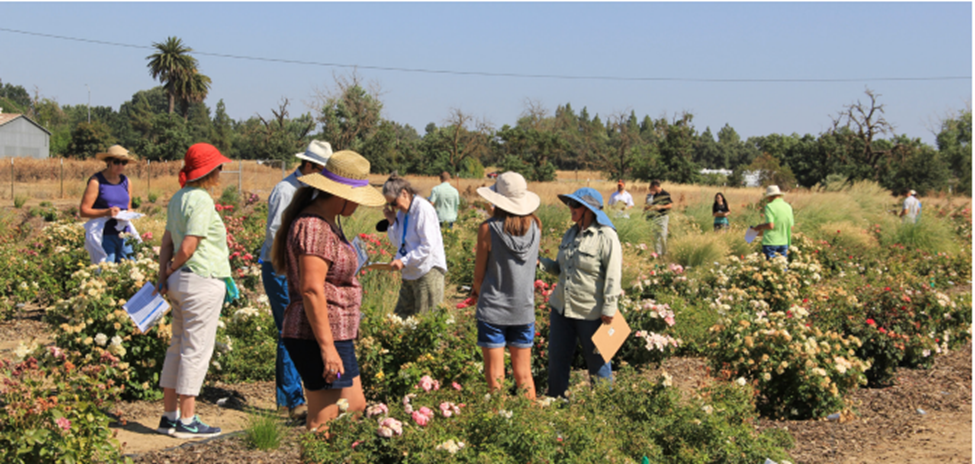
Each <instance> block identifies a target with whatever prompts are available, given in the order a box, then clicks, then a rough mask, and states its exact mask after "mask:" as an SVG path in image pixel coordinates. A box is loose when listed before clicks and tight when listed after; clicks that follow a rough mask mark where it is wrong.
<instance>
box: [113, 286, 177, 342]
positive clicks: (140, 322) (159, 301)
mask: <svg viewBox="0 0 975 464" xmlns="http://www.w3.org/2000/svg"><path fill="white" fill-rule="evenodd" d="M154 287H155V285H154V284H153V283H152V282H146V284H145V285H144V286H143V287H142V288H141V289H140V290H139V291H138V292H137V293H136V294H135V295H132V298H130V299H129V301H127V302H126V303H125V304H124V305H122V307H123V308H125V312H126V313H128V314H129V318H131V319H132V322H134V323H135V325H136V326H137V327H138V328H139V331H140V332H142V333H146V332H147V331H148V330H149V329H151V328H152V326H154V325H156V322H159V320H160V319H162V317H163V315H165V314H166V311H168V310H169V303H166V300H164V299H163V297H162V295H161V294H158V293H157V294H155V295H153V294H152V291H153V289H154Z"/></svg>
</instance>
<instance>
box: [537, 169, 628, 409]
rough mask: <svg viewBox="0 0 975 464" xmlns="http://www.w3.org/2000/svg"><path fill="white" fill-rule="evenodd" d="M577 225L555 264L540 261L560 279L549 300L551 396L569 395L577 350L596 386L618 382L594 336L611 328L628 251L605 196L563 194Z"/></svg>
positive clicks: (589, 191)
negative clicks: (601, 329) (602, 327)
mask: <svg viewBox="0 0 975 464" xmlns="http://www.w3.org/2000/svg"><path fill="white" fill-rule="evenodd" d="M559 199H560V200H562V202H563V203H565V204H566V205H567V206H568V207H569V210H570V211H571V214H572V222H573V223H574V224H573V225H572V226H571V227H569V230H567V231H566V232H565V235H563V236H562V243H561V244H560V245H559V253H558V256H557V257H556V259H555V260H551V259H548V258H544V257H540V258H539V265H540V266H542V268H543V269H544V270H545V271H546V272H548V273H549V274H554V275H557V276H558V277H559V281H558V284H557V285H556V286H555V291H553V292H552V295H551V296H550V297H549V305H550V306H551V308H552V310H551V311H550V312H549V320H550V327H549V345H548V394H549V396H553V397H558V396H564V395H565V390H566V389H567V388H568V387H569V371H570V370H571V367H572V359H573V358H574V357H575V351H576V346H577V345H579V344H580V343H581V344H582V354H583V357H584V358H585V359H586V366H587V367H588V369H589V378H590V379H591V380H593V381H597V380H599V381H608V382H612V380H613V366H612V364H611V363H610V362H605V361H603V357H602V355H600V354H599V353H597V352H596V346H595V344H594V343H593V341H592V336H593V334H595V333H596V330H597V329H599V326H600V324H610V323H612V322H613V317H614V316H616V310H617V308H618V306H619V300H620V297H621V296H622V295H623V290H622V287H621V282H620V280H621V278H622V274H623V269H622V267H623V249H622V247H620V241H619V237H618V236H617V235H616V228H615V227H614V226H613V223H612V221H610V220H609V217H608V216H606V213H604V212H603V197H602V195H600V194H599V192H597V191H596V190H595V189H592V188H589V187H583V188H581V189H579V190H576V191H575V193H572V194H571V195H559Z"/></svg>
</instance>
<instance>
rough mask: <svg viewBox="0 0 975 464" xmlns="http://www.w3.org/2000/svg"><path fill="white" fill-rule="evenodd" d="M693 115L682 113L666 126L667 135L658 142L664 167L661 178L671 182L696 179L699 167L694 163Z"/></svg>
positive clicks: (689, 182)
mask: <svg viewBox="0 0 975 464" xmlns="http://www.w3.org/2000/svg"><path fill="white" fill-rule="evenodd" d="M693 119H694V115H692V114H690V113H683V114H682V115H681V116H680V118H679V119H677V118H675V119H674V121H673V122H672V123H670V124H669V125H668V126H667V135H666V136H665V137H664V139H663V140H662V141H661V143H660V157H661V159H662V161H663V165H664V167H665V168H666V173H665V174H664V176H663V178H664V179H666V180H669V181H672V182H679V183H683V184H692V183H694V182H696V181H697V179H698V175H699V174H698V171H699V168H698V166H697V164H696V163H694V161H693V158H694V141H695V138H696V137H695V130H694V126H693V125H692V124H691V121H692V120H693Z"/></svg>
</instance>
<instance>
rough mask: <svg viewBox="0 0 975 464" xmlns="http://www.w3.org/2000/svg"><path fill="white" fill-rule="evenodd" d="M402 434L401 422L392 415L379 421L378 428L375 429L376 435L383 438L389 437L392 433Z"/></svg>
mask: <svg viewBox="0 0 975 464" xmlns="http://www.w3.org/2000/svg"><path fill="white" fill-rule="evenodd" d="M402 434H403V423H402V422H400V421H398V420H396V419H393V418H392V417H387V418H385V419H383V420H382V422H380V423H379V430H377V431H376V435H379V436H380V437H383V438H390V437H392V436H393V435H402Z"/></svg>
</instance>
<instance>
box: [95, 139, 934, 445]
mask: <svg viewBox="0 0 975 464" xmlns="http://www.w3.org/2000/svg"><path fill="white" fill-rule="evenodd" d="M294 156H295V157H296V158H297V159H298V160H299V161H300V164H299V166H298V168H297V169H296V170H295V171H294V172H293V173H291V174H290V175H289V176H287V177H286V178H285V179H283V180H282V181H281V182H280V183H278V184H277V185H276V186H275V187H274V189H273V190H272V192H271V194H270V196H269V197H268V219H267V228H266V240H265V242H264V245H263V247H262V249H261V253H260V258H261V262H262V278H263V283H264V288H265V291H266V293H267V296H268V300H269V302H270V305H271V309H272V314H273V316H274V322H275V324H276V326H277V329H278V331H279V334H280V337H279V344H278V347H277V355H276V363H275V373H276V375H275V379H276V382H275V384H276V400H277V404H278V405H279V407H283V408H287V409H288V412H289V414H290V416H291V417H292V418H293V419H295V420H305V422H306V426H307V427H308V428H309V429H318V428H320V427H321V426H323V425H324V424H326V423H327V422H328V421H329V420H331V419H333V418H335V417H336V416H338V414H339V412H340V411H339V404H340V402H342V401H340V400H344V402H342V403H344V407H347V408H348V410H350V411H362V410H364V409H365V397H364V395H363V392H362V384H361V380H360V377H359V366H358V361H357V358H356V353H355V343H354V341H355V339H356V338H357V336H358V334H359V324H360V320H361V305H362V286H361V285H360V283H359V281H358V279H357V272H356V271H357V269H358V268H359V265H360V263H359V262H358V254H357V252H356V250H355V249H354V247H353V245H352V243H351V242H350V241H349V239H348V238H347V237H346V235H345V232H344V230H343V228H342V218H343V217H349V216H351V215H352V214H354V213H355V211H356V209H357V208H358V207H359V206H360V205H362V206H367V207H382V208H383V210H382V212H383V215H384V217H385V220H384V221H382V222H381V223H380V224H378V225H377V230H380V231H385V232H386V234H387V236H388V239H389V240H390V242H391V243H392V244H393V245H394V246H395V247H396V248H397V252H396V254H395V257H394V258H393V260H392V261H391V262H390V263H389V268H390V269H392V270H395V271H398V272H400V273H401V275H402V285H401V290H400V295H399V300H398V301H397V303H396V307H395V309H394V312H395V313H396V314H397V315H400V316H402V317H407V316H410V315H413V314H417V313H420V312H424V311H429V310H432V309H435V308H436V307H437V306H438V305H439V304H440V303H441V302H442V301H443V297H444V278H445V275H446V272H447V263H446V255H445V252H444V246H443V236H442V229H449V228H452V227H453V223H454V222H456V220H457V208H458V206H459V202H460V196H459V193H458V192H457V190H456V189H455V188H454V187H453V186H451V185H450V182H449V180H450V176H449V174H447V173H444V174H443V175H442V176H441V181H442V183H441V184H440V185H438V186H436V187H434V189H433V192H432V195H431V197H430V198H429V199H427V198H424V197H423V196H421V195H420V194H419V192H418V191H417V190H416V189H415V188H413V186H412V185H411V184H410V182H409V181H408V180H407V179H405V178H402V177H400V176H399V175H397V174H396V173H393V175H391V176H390V177H389V178H388V179H387V180H386V182H385V183H384V184H383V186H382V188H381V189H377V188H375V187H372V186H371V185H370V184H369V180H368V174H369V171H370V164H369V162H368V161H367V160H366V159H365V158H364V157H362V156H361V155H359V154H358V153H355V152H353V151H349V150H343V151H338V152H335V153H333V152H332V148H331V146H330V145H329V144H328V143H327V142H322V141H313V142H311V144H310V145H309V146H308V148H307V150H305V151H304V152H302V153H298V154H296V155H294ZM99 159H103V160H105V161H106V168H105V170H103V171H101V172H99V173H97V174H96V175H94V176H92V178H91V179H90V180H89V183H88V187H87V189H86V190H85V194H84V197H83V199H82V205H81V215H82V216H84V217H88V218H92V220H93V221H95V220H97V221H98V222H97V223H95V224H94V225H93V226H92V227H91V228H90V230H89V233H91V232H92V231H94V232H97V233H100V236H101V247H102V249H101V252H102V253H104V255H105V257H104V258H102V259H107V260H109V261H116V262H117V261H119V260H121V259H124V258H125V257H126V256H127V254H131V249H130V248H127V247H126V245H125V242H124V240H123V239H120V238H118V237H119V233H120V232H123V231H130V229H129V228H130V227H131V225H130V224H126V223H123V221H115V220H114V218H115V217H116V216H118V214H119V213H120V212H121V211H123V210H128V209H131V185H130V184H129V182H128V179H127V178H126V177H125V175H124V174H123V173H122V171H123V170H124V167H125V166H126V164H127V163H128V162H129V161H130V160H132V159H134V156H133V155H132V154H131V153H129V152H128V151H127V150H125V149H124V148H122V147H120V146H114V147H111V148H110V149H109V150H108V151H107V152H105V153H101V154H99ZM228 162H230V160H229V159H227V158H226V157H224V156H223V155H222V154H221V153H220V152H219V150H218V149H217V148H216V147H214V146H212V145H209V144H206V143H198V144H195V145H193V146H191V147H190V148H189V149H188V150H187V152H186V156H185V158H184V166H183V168H182V169H181V171H180V173H179V183H180V187H181V189H180V190H179V191H178V192H176V193H175V194H174V195H173V197H172V198H171V199H170V201H169V204H168V207H167V219H166V231H165V234H164V235H163V238H162V246H161V250H160V256H159V276H158V288H157V289H158V291H159V292H160V293H163V294H165V295H167V296H168V297H169V300H170V302H171V304H172V308H173V313H172V316H173V319H172V340H171V342H170V347H169V349H168V350H167V352H166V358H165V362H164V363H163V368H162V373H161V375H160V386H161V387H162V388H163V392H164V400H163V402H164V414H163V417H162V418H161V419H160V424H159V428H158V431H159V432H160V433H164V434H167V435H172V436H176V437H180V438H194V437H207V436H214V435H217V434H219V433H220V429H219V428H217V427H211V426H209V425H207V424H205V423H203V422H202V421H201V420H200V418H199V417H198V416H197V415H196V414H195V398H196V396H198V394H199V392H200V388H201V386H202V383H203V379H204V377H205V375H206V372H207V368H208V365H209V362H210V357H211V355H212V352H213V347H214V343H215V336H216V329H217V323H218V320H219V314H220V309H221V308H222V307H223V304H224V302H225V299H226V295H228V293H233V292H234V291H235V290H236V288H235V286H234V284H233V281H232V279H231V270H230V264H229V252H228V248H227V241H226V228H225V226H224V223H223V221H222V219H221V217H220V215H219V214H218V213H217V211H216V209H215V205H214V202H213V199H212V197H211V196H210V194H209V192H208V189H210V188H212V187H214V186H217V185H218V183H219V175H220V172H221V169H222V166H223V164H226V163H228ZM477 194H478V195H479V196H480V197H481V198H483V199H484V200H485V201H486V202H487V203H489V204H490V208H489V209H490V217H489V218H488V219H487V220H485V221H484V222H482V223H481V224H480V225H479V226H478V229H477V241H476V248H475V271H474V283H473V286H472V290H471V299H472V300H473V301H474V302H476V311H475V319H476V327H477V345H478V346H479V347H481V350H482V353H483V358H484V372H485V377H486V380H487V383H488V385H489V386H490V388H492V389H500V388H501V385H503V379H504V373H505V368H504V359H505V356H504V349H505V348H507V349H508V350H509V352H510V355H511V356H510V357H511V362H512V371H513V374H514V380H515V383H516V385H517V386H518V388H520V389H521V390H522V391H523V392H524V394H525V395H526V396H528V397H529V398H535V396H536V392H535V385H534V381H533V379H532V375H531V359H532V358H531V356H532V353H531V348H532V345H533V343H534V337H535V323H536V320H535V312H534V308H535V296H534V291H535V289H534V282H535V280H536V273H537V272H539V271H541V272H546V273H548V274H551V275H552V276H554V277H555V278H556V279H557V281H558V283H557V284H556V285H555V286H554V290H553V293H552V294H551V296H550V300H549V306H550V308H551V311H550V313H549V324H550V334H549V336H550V339H549V352H548V363H549V366H548V367H549V378H548V384H549V390H548V395H549V396H553V397H557V396H563V395H564V394H565V392H566V390H567V388H568V382H569V372H570V368H571V361H572V359H573V357H574V355H575V351H576V349H577V348H578V347H579V346H580V345H581V346H582V350H583V357H584V359H585V361H586V364H587V368H588V371H589V374H590V377H591V379H593V381H600V380H602V381H612V365H611V363H610V362H608V361H604V360H603V358H602V356H601V355H600V354H599V353H598V352H597V350H596V347H595V345H594V343H593V341H592V336H593V334H594V333H595V332H596V331H597V330H598V329H599V327H600V325H602V324H610V323H611V322H612V321H613V318H614V317H616V312H617V309H618V304H619V300H620V298H621V296H622V285H621V281H620V280H621V277H622V249H621V246H620V242H619V238H618V236H617V234H616V228H615V226H614V224H613V222H612V220H611V219H610V217H609V216H608V215H607V214H606V212H605V211H604V208H603V199H602V195H601V194H600V193H599V192H598V191H596V190H594V189H592V188H588V187H586V188H580V189H578V190H576V191H575V192H573V193H567V194H560V195H558V198H559V200H561V201H562V202H563V203H564V204H565V205H566V206H567V207H568V209H569V213H570V215H571V220H572V225H571V226H570V227H569V229H568V230H566V231H565V233H564V235H563V236H562V240H561V243H560V244H559V247H558V252H557V255H556V256H555V258H554V259H550V258H547V257H544V256H541V255H540V249H539V247H540V243H541V237H542V231H543V230H544V228H543V227H542V223H541V220H540V219H539V217H538V215H537V214H536V211H537V209H538V208H539V206H540V203H541V200H540V198H539V196H538V195H537V194H535V193H533V192H531V191H529V190H528V184H527V182H526V180H525V178H524V177H522V176H521V175H520V174H518V173H515V172H505V173H503V174H500V175H498V176H497V179H496V182H495V184H494V185H493V186H491V187H482V188H479V189H477ZM907 197H908V198H907V200H906V201H905V205H904V211H903V213H902V214H906V215H909V216H911V217H912V218H913V217H916V216H917V215H919V213H920V205H919V203H915V202H916V201H917V200H916V199H915V198H914V197H913V192H911V193H909V194H908V196H907ZM765 198H766V199H767V204H766V205H765V210H764V213H765V220H766V222H764V223H762V224H758V225H755V226H752V227H751V228H752V229H754V230H755V231H756V232H758V233H759V234H761V235H762V236H763V238H762V245H763V246H762V251H763V253H765V255H766V256H767V257H769V258H771V257H773V256H775V255H777V254H778V255H782V256H787V254H788V247H789V245H790V244H791V229H792V226H793V224H794V217H793V213H792V207H791V206H790V205H789V204H788V203H786V202H785V201H784V200H783V199H782V192H781V191H780V190H779V188H778V187H777V186H770V187H768V188H767V190H766V193H765ZM609 204H610V205H611V206H612V205H617V204H620V205H621V206H622V210H624V211H625V210H626V209H629V208H631V207H632V206H633V200H632V196H631V195H630V194H629V193H628V192H626V190H625V184H624V183H623V182H622V181H620V182H619V183H618V189H617V192H614V193H613V195H611V197H610V201H609ZM672 207H673V201H672V200H671V198H670V194H669V193H668V192H667V191H666V190H664V189H663V188H661V185H660V182H659V181H653V182H651V184H650V191H649V193H648V194H647V198H646V205H645V206H644V212H645V214H646V215H647V218H648V219H649V220H652V221H654V223H655V224H656V225H657V230H658V234H659V235H658V242H657V244H656V251H657V253H659V254H663V253H665V252H666V236H667V228H668V224H669V216H668V213H669V211H670V209H671V208H672ZM712 210H713V216H714V218H715V220H714V227H715V230H720V229H723V228H727V227H728V216H729V215H730V210H729V208H728V204H727V200H726V199H725V198H724V196H723V195H722V194H720V193H718V194H716V195H715V198H714V205H713V208H712ZM90 222H91V221H90ZM132 230H134V229H132ZM93 259H94V257H93ZM345 405H347V406H345Z"/></svg>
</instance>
